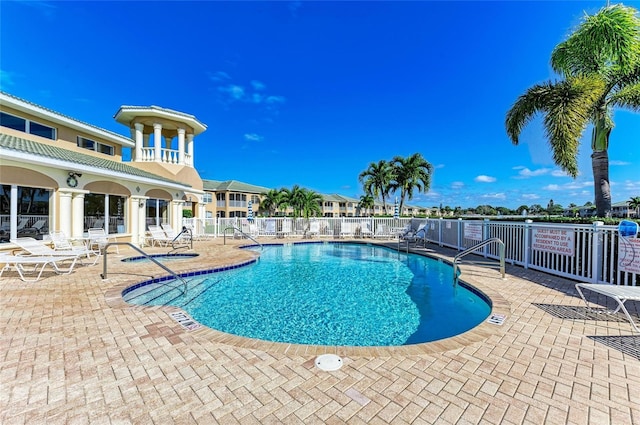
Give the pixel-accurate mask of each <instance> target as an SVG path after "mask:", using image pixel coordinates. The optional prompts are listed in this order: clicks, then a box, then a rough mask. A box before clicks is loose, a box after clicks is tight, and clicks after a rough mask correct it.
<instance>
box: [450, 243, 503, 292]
mask: <svg viewBox="0 0 640 425" xmlns="http://www.w3.org/2000/svg"><path fill="white" fill-rule="evenodd" d="M494 242H495V243H497V244H498V246H499V248H500V274H502V278H503V279H504V278H505V271H504V253H505V246H504V242H502V240H501V239H500V238H489V239H485V240H483V241H482V242H480V243H478V244H476V245H474V246H472V247H471V248H467V249H465V250H464V251H462V252H460V253H458V254H457V255H456V256H455V257H453V284H454V285H455V284H457V283H458V271H459V270H460V266H459V265H458V260H460V259H461V258H462V257H464V256H465V255H467V254H470V253H472V252H474V251H477V250H478V249H480V248H482V247H485V246H487V245H489V244H491V243H494Z"/></svg>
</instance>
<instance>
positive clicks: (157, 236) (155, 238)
mask: <svg viewBox="0 0 640 425" xmlns="http://www.w3.org/2000/svg"><path fill="white" fill-rule="evenodd" d="M148 229H149V230H148V231H149V234H150V235H151V245H152V246H154V245H156V244H158V246H167V245H169V244H170V243H171V242H173V238H170V237H168V236H167V234H166V233H165V232H164V230H162V227H160V226H157V225H155V224H150V225H149V226H148Z"/></svg>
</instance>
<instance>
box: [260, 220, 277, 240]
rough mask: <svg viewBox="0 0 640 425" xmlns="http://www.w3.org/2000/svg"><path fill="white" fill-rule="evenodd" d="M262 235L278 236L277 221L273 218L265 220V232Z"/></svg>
mask: <svg viewBox="0 0 640 425" xmlns="http://www.w3.org/2000/svg"><path fill="white" fill-rule="evenodd" d="M262 236H271V237H275V236H276V221H275V220H274V219H272V218H269V219H267V220H265V222H264V232H263V233H262Z"/></svg>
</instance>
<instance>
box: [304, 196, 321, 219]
mask: <svg viewBox="0 0 640 425" xmlns="http://www.w3.org/2000/svg"><path fill="white" fill-rule="evenodd" d="M301 200H302V203H301V205H300V206H301V209H302V215H303V217H304V218H306V219H307V220H309V217H318V216H320V215H322V208H321V207H320V205H322V195H321V194H319V193H318V192H314V191H313V190H308V189H302V199H301Z"/></svg>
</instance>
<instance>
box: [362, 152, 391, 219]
mask: <svg viewBox="0 0 640 425" xmlns="http://www.w3.org/2000/svg"><path fill="white" fill-rule="evenodd" d="M358 180H359V181H360V183H362V186H363V188H364V192H365V193H369V194H371V195H372V196H373V197H374V198H378V197H381V198H382V210H383V211H387V203H386V199H387V197H388V196H389V194H390V193H391V186H390V185H391V181H392V180H393V167H392V166H391V164H390V163H389V162H387V161H385V160H384V159H382V160H380V161H378V162H377V163H375V162H372V163H371V164H369V167H368V168H367V169H366V170H364V171H363V172H361V173H360V175H359V176H358Z"/></svg>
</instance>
